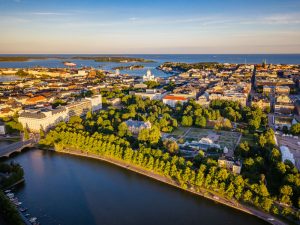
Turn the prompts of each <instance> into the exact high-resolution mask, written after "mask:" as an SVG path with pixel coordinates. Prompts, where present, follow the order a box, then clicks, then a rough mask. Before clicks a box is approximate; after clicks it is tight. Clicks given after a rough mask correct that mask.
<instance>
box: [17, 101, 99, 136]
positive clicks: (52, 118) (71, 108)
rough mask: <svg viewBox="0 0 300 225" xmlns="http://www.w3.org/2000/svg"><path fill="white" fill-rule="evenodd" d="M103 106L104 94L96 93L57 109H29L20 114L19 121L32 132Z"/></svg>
mask: <svg viewBox="0 0 300 225" xmlns="http://www.w3.org/2000/svg"><path fill="white" fill-rule="evenodd" d="M101 108H102V96H101V95H95V96H93V97H91V98H85V99H83V100H81V101H77V102H72V103H70V104H68V105H66V106H63V107H58V108H56V109H28V110H24V111H23V112H21V113H20V115H19V119H18V120H19V122H20V123H21V124H22V126H23V127H24V128H26V129H28V130H29V131H30V132H33V133H38V132H39V131H40V130H41V129H43V130H48V129H50V128H51V127H53V126H55V125H56V124H58V123H59V122H62V121H68V120H69V118H70V117H71V116H84V115H85V114H86V113H87V112H88V111H92V112H94V111H97V110H99V109H101Z"/></svg>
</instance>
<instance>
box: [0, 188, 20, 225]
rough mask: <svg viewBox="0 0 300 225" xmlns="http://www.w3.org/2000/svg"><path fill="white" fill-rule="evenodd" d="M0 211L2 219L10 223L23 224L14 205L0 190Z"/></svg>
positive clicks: (12, 224)
mask: <svg viewBox="0 0 300 225" xmlns="http://www.w3.org/2000/svg"><path fill="white" fill-rule="evenodd" d="M0 213H1V216H2V217H3V219H4V220H5V221H6V222H7V223H8V224H11V225H24V223H23V221H22V219H21V217H20V215H19V212H18V211H17V209H16V207H15V206H14V205H13V204H12V203H11V202H10V201H9V199H8V198H7V197H6V196H5V194H4V193H3V191H1V190H0Z"/></svg>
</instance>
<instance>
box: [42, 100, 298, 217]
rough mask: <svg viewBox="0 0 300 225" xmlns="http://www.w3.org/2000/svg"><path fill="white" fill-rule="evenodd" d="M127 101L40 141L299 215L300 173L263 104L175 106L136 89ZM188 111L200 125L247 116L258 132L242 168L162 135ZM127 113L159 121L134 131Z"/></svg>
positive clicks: (241, 153) (243, 151)
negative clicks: (190, 152) (279, 144)
mask: <svg viewBox="0 0 300 225" xmlns="http://www.w3.org/2000/svg"><path fill="white" fill-rule="evenodd" d="M122 104H123V107H122V108H118V109H117V108H114V107H108V108H107V109H106V110H101V111H100V112H99V113H96V114H93V113H91V112H89V113H87V115H86V116H85V118H80V117H72V118H70V120H69V122H68V123H65V122H62V123H60V124H58V125H57V126H56V127H55V128H54V129H53V130H51V131H50V132H48V134H47V135H46V136H45V138H44V139H42V140H41V141H40V145H41V147H55V148H56V150H58V151H60V150H65V149H66V150H68V151H81V152H83V153H90V154H95V155H98V156H100V157H105V158H108V159H109V158H111V159H116V160H119V161H123V162H126V163H128V164H132V165H134V166H137V167H140V168H143V169H145V170H147V171H149V172H153V173H155V174H159V175H161V176H164V177H166V178H169V179H172V180H173V181H174V182H176V183H177V184H178V185H180V186H181V187H182V188H184V189H188V188H193V189H194V190H196V191H203V190H205V191H206V192H212V193H213V194H216V195H219V196H223V197H226V198H227V199H229V200H237V201H239V202H242V203H244V204H249V205H252V206H255V207H257V208H259V209H261V210H263V211H266V212H269V213H272V214H275V215H279V216H283V217H285V218H289V219H292V220H299V218H300V213H299V211H298V209H299V206H300V198H299V196H300V191H299V190H300V188H299V187H300V174H299V172H298V170H297V169H296V168H295V167H294V165H292V164H291V163H290V162H281V154H280V151H279V150H278V149H277V148H276V146H275V140H274V132H273V131H272V130H270V129H266V125H267V120H266V118H267V116H266V114H265V113H264V112H263V111H262V110H260V109H258V108H255V107H252V108H249V107H242V106H241V105H240V104H239V103H236V102H229V101H218V100H216V101H213V102H212V104H211V105H210V107H209V108H203V107H202V106H200V105H198V104H197V103H196V102H195V101H190V102H188V103H187V104H184V105H180V104H178V105H177V106H176V107H175V108H174V109H172V108H170V107H168V106H167V105H164V104H163V103H162V102H161V101H155V100H152V101H151V100H149V99H147V100H143V99H141V98H140V97H137V96H131V95H126V96H124V97H122ZM184 116H185V117H189V118H191V119H189V120H192V122H191V123H190V124H187V125H186V126H196V127H197V126H198V127H199V125H197V123H196V121H199V118H202V117H203V118H204V119H205V120H207V121H208V120H217V119H218V118H220V117H222V118H226V119H227V120H229V121H232V122H233V121H235V122H240V123H241V124H246V126H245V127H246V128H245V129H244V130H240V131H241V132H243V133H247V135H248V134H251V135H252V136H251V137H252V139H253V140H252V141H251V143H248V142H247V141H244V142H242V143H241V144H240V146H239V147H238V148H237V151H236V153H235V154H236V156H237V157H239V158H241V159H242V160H243V161H244V165H243V170H242V174H241V175H235V174H232V173H230V172H229V171H228V170H226V169H224V168H220V167H218V164H217V161H216V159H215V158H210V157H204V156H203V154H201V152H199V155H198V156H196V157H195V159H193V160H191V161H188V160H186V159H184V158H183V157H181V155H180V153H179V152H174V151H169V149H168V146H170V143H169V142H165V141H164V142H163V141H162V140H161V138H160V132H161V131H162V132H166V133H167V132H172V131H173V130H175V129H176V128H177V127H178V124H179V123H180V124H182V123H184V121H183V118H184ZM128 119H134V120H142V121H150V122H151V123H152V128H151V130H150V132H149V131H146V130H142V131H141V132H140V134H139V135H138V136H135V135H133V134H132V133H131V132H130V131H129V130H128V127H127V125H126V124H125V123H124V121H126V120H128ZM201 120H202V119H201ZM201 124H202V123H201ZM201 127H205V126H204V125H203V124H202V125H201ZM215 129H224V128H223V127H215ZM225 129H228V128H227V127H225ZM246 129H247V130H246ZM257 129H260V131H259V132H257Z"/></svg>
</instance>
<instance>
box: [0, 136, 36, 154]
mask: <svg viewBox="0 0 300 225" xmlns="http://www.w3.org/2000/svg"><path fill="white" fill-rule="evenodd" d="M32 143H33V141H32V140H27V141H19V142H15V143H12V144H9V145H6V146H2V147H0V157H2V156H6V155H9V154H11V153H13V152H15V151H20V149H21V148H24V147H27V146H30V145H31V144H32Z"/></svg>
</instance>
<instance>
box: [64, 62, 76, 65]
mask: <svg viewBox="0 0 300 225" xmlns="http://www.w3.org/2000/svg"><path fill="white" fill-rule="evenodd" d="M63 63H64V65H65V66H76V63H72V62H63Z"/></svg>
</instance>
